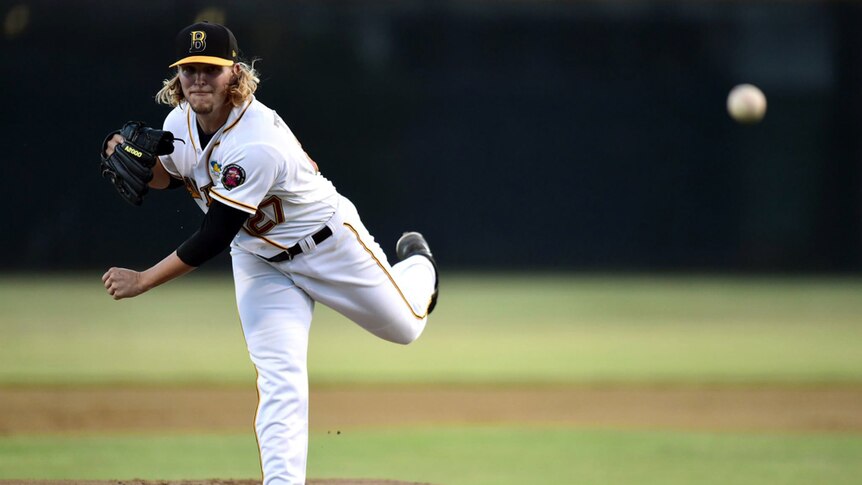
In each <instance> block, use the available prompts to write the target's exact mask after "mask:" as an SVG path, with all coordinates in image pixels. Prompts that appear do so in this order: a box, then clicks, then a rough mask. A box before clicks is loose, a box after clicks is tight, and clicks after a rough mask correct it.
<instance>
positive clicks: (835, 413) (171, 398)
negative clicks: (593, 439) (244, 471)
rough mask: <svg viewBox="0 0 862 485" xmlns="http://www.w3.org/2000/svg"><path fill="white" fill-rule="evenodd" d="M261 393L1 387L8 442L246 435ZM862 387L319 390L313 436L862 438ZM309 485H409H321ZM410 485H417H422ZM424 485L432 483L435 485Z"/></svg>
mask: <svg viewBox="0 0 862 485" xmlns="http://www.w3.org/2000/svg"><path fill="white" fill-rule="evenodd" d="M256 405H257V394H256V392H255V389H254V388H253V387H251V388H244V389H233V388H209V389H207V388H189V389H182V388H151V387H149V388H129V387H126V388H123V387H120V388H115V389H106V388H85V389H72V388H68V389H63V388H59V389H40V388H5V389H3V388H0V435H15V434H32V433H40V434H46V433H47V434H50V433H80V432H87V433H90V432H96V433H110V432H128V431H146V432H159V431H161V430H170V431H171V432H176V431H209V432H211V431H248V432H251V427H252V419H253V416H254V410H255V407H256ZM860 410H862V387H823V388H781V387H772V388H754V387H752V388H743V387H739V388H734V387H718V388H714V387H713V388H710V387H706V388H696V387H604V388H603V387H561V388H521V389H503V388H478V389H468V388H458V387H456V388H441V387H436V388H435V387H431V388H420V387H395V388H374V387H366V388H352V389H337V390H336V389H313V390H312V393H311V430H312V432H324V431H329V432H332V431H337V430H342V429H349V428H355V427H366V426H367V427H371V426H403V425H428V424H488V425H493V424H513V423H514V424H539V425H572V426H587V427H616V428H659V427H661V428H664V429H696V430H786V431H801V432H820V431H828V432H859V431H862V412H860ZM308 483H309V484H310V485H409V484H411V483H413V482H409V483H408V482H399V481H393V480H385V479H382V480H369V479H361V480H357V479H313V480H309V481H308ZM13 484H14V485H73V484H74V485H259V484H260V481H255V480H207V481H171V482H168V481H153V480H149V481H142V480H124V481H105V480H103V481H68V480H65V481H56V480H55V481H47V480H28V481H20V480H19V481H12V480H5V481H4V480H0V485H13ZM413 485H418V484H415V483H413ZM426 485H427V484H426Z"/></svg>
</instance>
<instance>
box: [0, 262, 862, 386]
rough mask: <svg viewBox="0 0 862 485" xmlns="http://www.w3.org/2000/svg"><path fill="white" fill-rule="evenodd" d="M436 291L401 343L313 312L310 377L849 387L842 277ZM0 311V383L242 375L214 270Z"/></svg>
mask: <svg viewBox="0 0 862 485" xmlns="http://www.w3.org/2000/svg"><path fill="white" fill-rule="evenodd" d="M441 291H442V296H441V306H440V308H439V310H437V311H436V312H435V313H434V315H433V317H434V318H433V319H432V321H431V323H430V324H429V327H428V328H427V330H426V332H425V334H424V335H423V336H422V337H421V338H420V339H419V340H418V341H417V342H416V343H414V344H411V345H410V346H406V347H405V346H398V345H392V344H390V343H387V342H383V341H381V340H378V339H375V338H373V337H372V336H370V335H368V334H366V333H365V332H364V331H363V330H361V329H360V328H359V327H358V326H356V325H354V324H353V323H351V322H349V321H348V320H346V319H344V318H343V317H341V316H340V315H338V314H336V313H334V312H332V311H330V310H329V309H327V308H325V307H322V306H319V307H318V308H317V310H316V314H315V321H314V323H313V325H312V336H311V348H310V352H309V354H310V356H309V359H310V362H309V367H310V369H311V372H312V381H313V382H314V383H318V384H323V383H332V384H337V383H343V382H351V383H399V382H414V383H415V382H436V383H468V384H473V383H482V384H488V383H493V384H513V383H514V384H537V383H563V384H568V383H591V382H603V383H606V382H620V383H628V382H635V383H645V382H647V383H650V382H658V383H704V382H709V383H790V384H803V383H859V382H862V350H860V348H859V345H858V343H859V342H860V341H862V280H858V279H845V280H836V279H774V278H758V279H733V278H682V277H675V278H674V277H664V278H647V277H632V278H610V277H574V276H573V277H566V276H528V275H486V276H469V275H456V276H451V277H449V278H447V279H446V280H445V281H444V282H443V288H442V290H441ZM0 305H2V307H3V308H4V312H3V314H2V316H0V342H2V346H3V352H2V353H0V384H34V383H39V384H64V385H68V384H79V383H100V382H101V383H112V382H131V383H142V382H143V383H146V382H152V383H165V382H175V383H201V382H211V383H247V382H248V380H249V378H250V377H252V376H253V375H254V371H253V368H252V366H251V364H250V362H249V360H248V357H247V354H246V350H245V342H244V340H243V335H242V329H241V327H240V324H239V318H238V316H237V314H236V310H235V305H234V299H233V290H232V284H231V282H230V279H229V278H226V277H207V276H203V277H201V276H199V275H192V276H189V277H186V278H185V279H183V280H180V281H176V282H173V283H171V284H169V285H167V286H164V287H161V288H157V289H156V290H154V291H152V292H150V293H147V294H145V295H143V296H141V297H138V298H136V299H132V300H123V301H120V302H115V301H113V300H111V299H110V298H109V297H108V296H107V295H106V294H105V293H104V290H103V289H102V287H101V282H100V280H99V277H98V275H92V276H91V277H89V278H81V277H42V278H33V277H28V278H12V277H7V278H5V279H0ZM360 357H361V358H360ZM357 362H360V363H361V365H357Z"/></svg>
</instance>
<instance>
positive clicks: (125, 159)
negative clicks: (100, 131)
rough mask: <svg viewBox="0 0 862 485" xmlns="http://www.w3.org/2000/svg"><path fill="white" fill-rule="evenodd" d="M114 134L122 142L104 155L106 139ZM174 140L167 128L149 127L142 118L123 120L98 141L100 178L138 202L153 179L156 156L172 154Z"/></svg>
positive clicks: (132, 200)
mask: <svg viewBox="0 0 862 485" xmlns="http://www.w3.org/2000/svg"><path fill="white" fill-rule="evenodd" d="M117 133H119V134H120V135H121V136H122V137H123V139H124V140H125V141H124V142H123V143H122V144H120V145H117V146H116V147H115V148H114V153H112V154H111V156H110V157H106V156H105V149H106V148H107V146H108V141H109V140H110V139H111V138H112V137H113V136H114V135H116V134H117ZM174 140H175V138H174V134H173V133H171V132H170V131H164V130H158V129H155V128H150V127H148V126H147V125H145V124H144V122H142V121H130V122H128V123H126V124H125V125H123V128H122V129H121V130H118V131H113V132H111V133H108V136H107V137H105V141H103V142H102V152H101V156H102V163H101V170H102V177H105V178H107V179H108V180H110V181H111V183H112V184H114V187H115V188H116V189H117V192H119V193H120V196H122V197H123V199H125V200H126V201H127V202H128V203H130V204H132V205H141V203H142V202H143V201H144V195H145V194H146V193H147V190H149V188H148V187H147V184H148V183H149V182H150V180H152V179H153V166H154V165H155V164H156V157H157V156H158V155H169V154H171V153H173V151H174Z"/></svg>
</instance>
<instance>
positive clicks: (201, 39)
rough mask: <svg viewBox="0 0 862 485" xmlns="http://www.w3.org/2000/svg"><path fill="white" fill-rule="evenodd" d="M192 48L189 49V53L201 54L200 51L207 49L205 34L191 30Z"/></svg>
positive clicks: (201, 31)
mask: <svg viewBox="0 0 862 485" xmlns="http://www.w3.org/2000/svg"><path fill="white" fill-rule="evenodd" d="M191 35H192V46H191V47H190V48H189V52H201V51H202V50H204V49H206V48H207V40H206V39H207V33H206V32H204V31H203V30H193V31H192V33H191Z"/></svg>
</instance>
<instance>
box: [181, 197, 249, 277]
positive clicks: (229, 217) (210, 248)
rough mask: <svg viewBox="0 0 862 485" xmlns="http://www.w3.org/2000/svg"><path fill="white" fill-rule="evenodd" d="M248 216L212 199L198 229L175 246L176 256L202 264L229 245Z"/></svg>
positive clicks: (184, 260)
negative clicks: (177, 246)
mask: <svg viewBox="0 0 862 485" xmlns="http://www.w3.org/2000/svg"><path fill="white" fill-rule="evenodd" d="M248 217H249V213H248V212H243V211H241V210H239V209H234V208H233V207H229V206H227V205H225V204H222V203H221V202H218V201H215V200H214V201H212V204H211V205H210V207H209V210H208V211H207V215H206V216H205V217H204V221H203V223H201V227H200V229H198V230H197V232H195V233H194V234H192V236H191V237H190V238H188V239H186V241H185V242H184V243H182V244H181V245H180V247H179V248H177V256H179V258H180V259H181V260H182V262H183V263H186V264H187V265H189V266H195V267H197V266H200V265H202V264H204V263H205V262H207V261H209V260H210V259H212V258H214V257H215V256H216V255H217V254H219V253H220V252H222V251H224V249H225V248H226V247H228V245H230V242H231V240H232V239H233V238H234V236H236V233H237V232H239V230H240V228H241V227H242V225H243V223H244V222H245V221H246V220H247V219H248Z"/></svg>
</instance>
